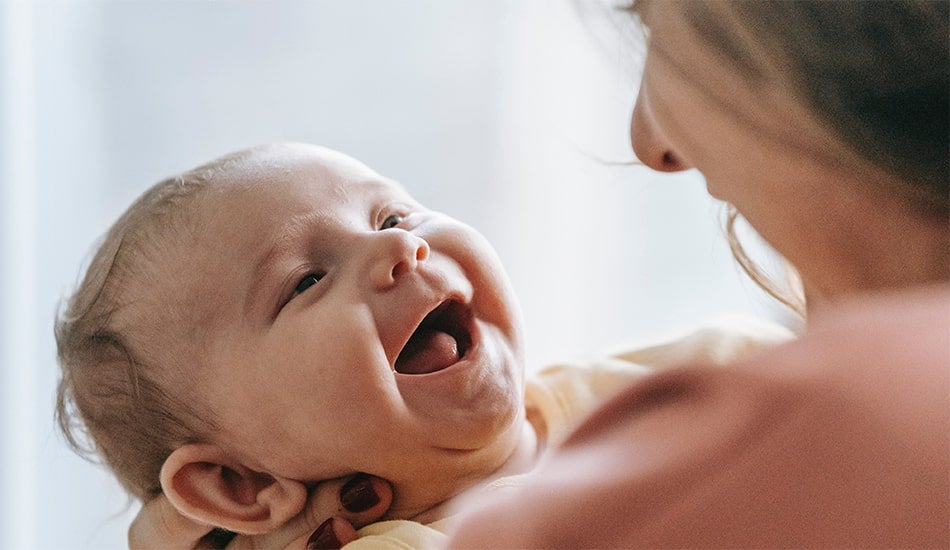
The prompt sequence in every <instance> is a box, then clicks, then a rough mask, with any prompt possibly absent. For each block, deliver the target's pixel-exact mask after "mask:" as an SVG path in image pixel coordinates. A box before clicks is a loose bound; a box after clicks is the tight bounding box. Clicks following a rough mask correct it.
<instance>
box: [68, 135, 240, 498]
mask: <svg viewBox="0 0 950 550" xmlns="http://www.w3.org/2000/svg"><path fill="white" fill-rule="evenodd" d="M250 151H251V150H248V151H241V152H238V153H234V154H232V155H228V156H226V157H222V158H220V159H217V160H215V161H212V162H211V163H208V164H205V165H203V166H201V167H198V168H196V169H194V170H191V171H189V172H186V173H184V174H181V175H179V176H175V177H171V178H168V179H166V180H163V181H161V182H159V183H157V184H155V185H154V186H153V187H151V188H150V189H148V190H147V191H146V192H145V193H144V194H142V195H141V196H140V197H139V198H138V199H137V200H136V201H135V202H134V203H133V204H132V205H131V206H129V208H128V209H127V210H126V211H125V213H124V214H122V216H121V217H120V218H119V219H118V220H117V221H116V222H115V224H113V226H112V227H111V228H110V229H109V231H108V232H107V233H106V234H105V236H104V237H103V238H102V240H101V242H100V243H99V244H98V246H97V248H96V250H95V253H94V255H93V256H92V259H91V260H90V262H89V266H88V268H87V269H86V273H85V276H84V277H83V279H82V282H81V283H80V284H79V286H78V288H77V289H76V290H75V292H74V293H73V295H72V296H71V297H69V298H68V300H66V301H65V302H64V303H63V304H61V307H60V310H61V311H60V313H59V315H58V316H57V320H56V325H55V333H56V344H57V350H58V356H59V364H60V368H61V371H62V377H61V378H60V381H59V385H58V387H57V399H56V419H57V422H58V424H59V427H60V429H61V430H62V432H63V434H64V435H65V436H66V439H67V441H68V442H69V444H70V445H71V446H72V447H73V448H74V449H75V450H76V451H77V452H78V453H80V454H81V455H84V456H86V457H92V456H93V455H94V454H98V455H99V456H100V457H101V458H102V459H103V460H104V461H105V463H106V465H107V466H108V467H109V468H110V469H111V470H112V471H113V472H114V473H115V475H116V477H117V478H118V480H119V482H120V483H121V484H122V485H123V487H124V488H125V489H126V490H127V491H128V492H129V493H130V494H132V495H133V496H135V497H137V498H139V499H141V500H147V499H149V498H150V497H153V496H155V495H157V494H159V493H160V492H161V487H160V485H159V472H160V470H161V467H162V463H163V462H164V461H165V459H166V458H167V457H168V455H169V454H170V453H171V451H172V450H174V449H175V448H176V447H178V446H180V445H182V444H184V443H187V442H189V441H193V440H195V439H196V438H198V437H200V436H201V435H202V434H207V433H209V431H211V430H213V429H214V423H213V420H211V419H210V418H209V416H208V415H207V412H206V411H199V410H196V409H195V407H193V406H192V405H189V399H188V397H189V396H188V395H186V390H187V386H188V385H187V384H185V383H182V380H181V378H182V376H183V377H184V378H185V379H187V377H188V368H187V367H185V366H183V365H184V364H185V363H187V362H188V361H192V360H193V358H192V357H184V356H183V352H182V350H178V349H175V348H177V347H181V346H169V345H168V343H169V342H170V341H174V340H175V339H176V335H178V334H179V333H180V332H181V328H180V327H176V325H181V321H182V320H183V319H182V316H181V313H180V312H176V311H174V308H173V307H172V306H167V305H162V304H160V303H156V302H155V301H154V300H152V301H150V300H149V298H148V297H147V296H146V295H145V294H146V293H144V292H139V291H138V289H143V288H148V287H150V286H151V285H150V284H149V282H150V278H154V277H155V274H154V268H155V266H156V263H157V262H158V261H159V259H160V258H161V257H162V254H164V253H166V252H167V251H168V250H169V249H170V247H171V246H174V245H175V244H180V243H181V242H182V241H183V240H187V238H188V231H189V226H188V224H187V222H186V212H187V210H188V208H187V207H188V205H190V204H192V203H193V202H194V201H193V199H194V198H195V197H196V196H197V195H198V194H199V193H200V192H202V191H203V190H204V189H206V188H208V187H209V186H210V185H211V184H212V183H213V181H214V180H215V178H216V176H218V175H219V174H221V173H222V172H223V171H225V170H227V169H228V168H229V167H231V166H232V165H233V164H234V163H236V162H238V161H241V160H243V159H244V158H246V157H247V156H248V155H249V152H250ZM163 309H164V310H163ZM140 310H142V311H140ZM146 310H147V311H146ZM179 340H180V339H179Z"/></svg>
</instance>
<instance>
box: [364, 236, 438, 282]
mask: <svg viewBox="0 0 950 550" xmlns="http://www.w3.org/2000/svg"><path fill="white" fill-rule="evenodd" d="M370 238H371V240H372V241H373V242H372V246H371V247H370V254H371V257H370V266H369V279H370V283H371V284H372V285H373V288H375V289H376V290H385V289H387V288H389V287H391V286H392V285H393V284H395V282H396V281H397V280H398V279H399V278H400V277H401V276H403V275H405V274H406V273H410V272H412V271H414V270H415V269H416V268H417V267H418V266H419V262H422V261H424V260H425V259H426V258H428V257H429V243H428V242H426V241H425V239H422V238H420V237H417V236H416V235H413V234H412V233H410V232H408V231H405V230H403V229H398V228H392V229H384V230H382V231H379V232H376V233H373V234H372V235H371V236H370Z"/></svg>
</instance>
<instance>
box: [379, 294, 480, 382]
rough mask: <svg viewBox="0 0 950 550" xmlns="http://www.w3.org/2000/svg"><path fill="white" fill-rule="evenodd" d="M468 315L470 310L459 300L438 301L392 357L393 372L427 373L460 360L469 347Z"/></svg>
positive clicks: (469, 318)
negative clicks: (397, 353) (394, 361)
mask: <svg viewBox="0 0 950 550" xmlns="http://www.w3.org/2000/svg"><path fill="white" fill-rule="evenodd" d="M471 319H472V312H471V310H469V309H468V307H467V306H466V305H465V304H462V303H461V302H458V301H455V300H446V301H445V302H442V303H441V304H439V306H438V307H436V308H435V309H433V310H432V311H431V312H429V314H428V315H426V316H425V319H423V320H422V322H421V323H419V326H418V327H416V331H415V332H413V333H412V336H411V337H410V338H409V341H408V342H406V345H405V347H403V348H402V351H401V352H400V353H399V357H397V358H396V365H395V369H396V372H398V373H401V374H428V373H430V372H436V371H440V370H442V369H444V368H447V367H449V366H451V365H454V364H455V363H458V362H459V361H461V360H462V358H464V357H465V354H466V353H468V350H469V349H470V348H471V347H472V333H471V329H470V328H469V327H470V323H471Z"/></svg>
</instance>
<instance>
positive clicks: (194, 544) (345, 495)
mask: <svg viewBox="0 0 950 550" xmlns="http://www.w3.org/2000/svg"><path fill="white" fill-rule="evenodd" d="M391 504H392V488H391V487H390V485H389V484H388V483H387V482H385V481H384V480H382V479H380V478H377V477H372V476H369V475H366V474H356V475H355V476H352V477H349V478H340V479H334V480H330V481H326V482H324V483H321V484H320V485H319V486H317V488H316V489H314V490H313V491H312V492H311V494H310V499H309V501H308V502H307V506H306V508H305V509H304V510H303V511H302V512H301V513H300V514H298V515H297V516H296V517H294V518H293V519H291V520H290V521H288V522H287V523H285V524H284V525H283V526H281V527H280V528H279V529H277V530H275V531H271V532H270V533H267V534H264V535H255V536H249V535H238V536H236V537H234V538H233V539H232V540H231V541H230V542H229V543H227V548H228V549H242V548H287V547H293V548H301V549H302V548H308V549H310V548H339V547H341V546H343V545H344V544H347V543H349V542H351V541H353V540H354V539H355V538H356V529H358V528H360V527H362V526H364V525H366V524H368V523H372V522H373V521H376V520H378V519H379V518H381V517H382V516H383V514H385V513H386V510H388V509H389V506H390V505H391ZM225 542H226V538H224V537H222V535H221V532H220V531H218V530H214V529H213V527H212V526H211V525H207V524H204V523H200V522H197V521H195V520H193V519H191V518H188V517H185V516H183V515H181V514H180V513H179V512H178V510H176V509H175V507H174V506H172V504H171V503H170V502H169V501H168V499H167V498H165V496H164V495H160V496H158V497H157V498H155V499H153V500H151V501H150V502H148V503H147V504H145V505H144V506H143V507H142V509H141V510H140V511H139V513H138V515H137V516H136V517H135V519H134V520H133V521H132V525H131V526H130V527H129V548H131V549H132V550H144V549H153V548H155V549H158V548H161V549H168V548H182V549H186V548H187V549H192V548H220V547H223V546H224V545H225V544H224V543H225Z"/></svg>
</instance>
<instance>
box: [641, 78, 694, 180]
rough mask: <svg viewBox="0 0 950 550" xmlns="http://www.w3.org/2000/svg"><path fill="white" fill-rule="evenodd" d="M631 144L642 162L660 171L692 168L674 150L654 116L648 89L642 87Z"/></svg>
mask: <svg viewBox="0 0 950 550" xmlns="http://www.w3.org/2000/svg"><path fill="white" fill-rule="evenodd" d="M630 145H632V146H633V152H634V154H636V155H637V158H638V159H640V162H642V163H643V164H645V165H647V166H649V167H650V168H652V169H654V170H658V171H660V172H679V171H681V170H688V169H690V168H692V166H689V165H688V164H687V163H686V162H684V161H683V159H682V158H681V157H680V156H679V155H677V154H676V153H675V152H673V149H672V148H671V147H670V145H669V144H668V143H667V141H666V136H664V134H663V131H662V130H661V129H660V127H659V126H658V125H657V123H656V119H654V118H653V112H652V110H651V107H650V100H649V97H647V92H646V89H645V88H643V87H641V88H640V93H639V94H638V95H637V103H636V105H635V106H634V107H633V116H632V117H631V119H630Z"/></svg>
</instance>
